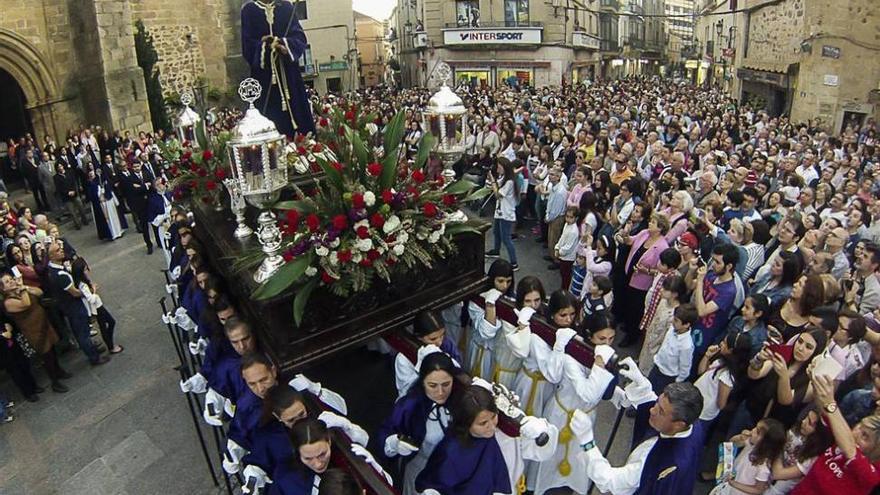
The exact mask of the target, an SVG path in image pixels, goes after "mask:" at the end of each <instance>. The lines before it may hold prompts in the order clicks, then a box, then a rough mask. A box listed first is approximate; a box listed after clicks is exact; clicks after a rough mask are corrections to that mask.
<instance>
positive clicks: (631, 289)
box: [616, 213, 669, 347]
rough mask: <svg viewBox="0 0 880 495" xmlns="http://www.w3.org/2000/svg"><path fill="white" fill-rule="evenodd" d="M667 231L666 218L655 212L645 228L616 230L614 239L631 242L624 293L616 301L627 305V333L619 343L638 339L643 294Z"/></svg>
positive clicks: (627, 343) (664, 241)
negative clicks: (632, 231)
mask: <svg viewBox="0 0 880 495" xmlns="http://www.w3.org/2000/svg"><path fill="white" fill-rule="evenodd" d="M667 232H669V218H668V217H666V216H665V215H662V214H656V213H655V214H654V215H652V216H651V220H650V221H649V222H648V228H647V229H646V230H643V231H641V232H639V233H638V234H636V235H635V236H634V237H630V236H628V235H626V234H625V233H620V232H618V234H617V242H618V243H623V244H628V245H630V246H631V248H630V252H629V256H628V257H627V258H626V265H625V267H624V268H625V270H626V275H627V287H626V297H625V298H624V300H623V301H616V303H617V304H624V305H626V308H625V311H624V312H623V314H624V315H625V316H624V321H623V325H624V331H625V332H626V337H625V338H624V339H623V342H621V346H623V347H629V346H631V345H633V344H635V343H636V342H637V341H638V340H639V322H640V321H641V318H642V313H644V311H645V295H646V294H647V293H648V289H649V288H651V281H652V280H653V279H654V274H655V273H656V271H657V264H658V263H660V253H662V252H663V250H664V249H666V248H668V247H669V243H668V242H667V241H666V238H665V237H664V236H665V235H666V233H667Z"/></svg>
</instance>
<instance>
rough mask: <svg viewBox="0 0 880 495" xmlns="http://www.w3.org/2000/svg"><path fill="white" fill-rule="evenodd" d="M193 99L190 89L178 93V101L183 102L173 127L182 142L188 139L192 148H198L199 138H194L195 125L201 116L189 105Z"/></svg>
mask: <svg viewBox="0 0 880 495" xmlns="http://www.w3.org/2000/svg"><path fill="white" fill-rule="evenodd" d="M194 100H195V95H194V94H193V91H192V89H189V88H187V89H185V90H184V91H183V93H181V94H180V103H181V104H183V110H181V112H180V114H179V115H178V116H177V119H175V127H176V128H177V134H178V135H179V136H180V140H181V141H182V142H183V141H189V144H190V146H192V148H193V149H198V148H199V140H198V139H197V138H196V126H197V125H199V122H201V121H202V118H201V117H200V116H199V114H198V113H196V111H195V110H193V109H192V107H191V106H190V105H192V104H193V101H194Z"/></svg>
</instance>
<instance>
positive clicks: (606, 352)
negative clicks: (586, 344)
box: [594, 344, 616, 364]
mask: <svg viewBox="0 0 880 495" xmlns="http://www.w3.org/2000/svg"><path fill="white" fill-rule="evenodd" d="M594 353H595V354H596V355H597V356H599V357H601V358H602V361H605V364H608V361H610V360H611V358H612V357H614V354H616V352H615V351H614V348H613V347H611V346H610V345H605V344H602V345H597V346H596V348H595V349H594Z"/></svg>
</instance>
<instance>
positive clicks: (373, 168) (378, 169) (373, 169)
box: [367, 163, 382, 177]
mask: <svg viewBox="0 0 880 495" xmlns="http://www.w3.org/2000/svg"><path fill="white" fill-rule="evenodd" d="M367 173H369V174H370V175H372V176H373V177H378V176H379V174H381V173H382V165H381V164H379V163H371V164H369V165H367Z"/></svg>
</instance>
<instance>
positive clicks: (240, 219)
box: [223, 178, 254, 239]
mask: <svg viewBox="0 0 880 495" xmlns="http://www.w3.org/2000/svg"><path fill="white" fill-rule="evenodd" d="M223 185H224V186H226V190H227V191H229V206H230V208H231V209H232V213H234V214H235V222H236V223H237V224H238V225H237V226H236V228H235V232H234V233H233V234H232V235H234V236H235V238H236V239H246V238H248V237H250V236H251V234H253V233H254V231H253V229H251V228H250V227H248V226H247V224H245V223H244V212H245V210H246V209H247V203H245V199H244V194H242V193H241V184H240V183H239V182H238V181H237V180H235V179H233V178H226V179H223Z"/></svg>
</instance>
